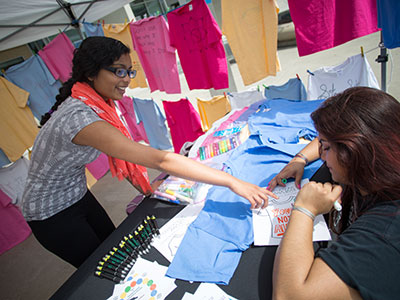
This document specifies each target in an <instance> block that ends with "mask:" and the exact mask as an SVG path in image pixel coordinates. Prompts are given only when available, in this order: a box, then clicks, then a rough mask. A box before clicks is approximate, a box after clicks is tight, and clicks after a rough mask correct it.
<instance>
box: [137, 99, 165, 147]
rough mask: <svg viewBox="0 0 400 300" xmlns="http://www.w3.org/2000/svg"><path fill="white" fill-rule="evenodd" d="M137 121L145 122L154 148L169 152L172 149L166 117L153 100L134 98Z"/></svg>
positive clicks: (145, 128)
mask: <svg viewBox="0 0 400 300" xmlns="http://www.w3.org/2000/svg"><path fill="white" fill-rule="evenodd" d="M133 106H134V109H135V114H136V121H137V122H138V123H140V122H143V127H144V130H145V131H146V135H147V138H148V139H149V143H150V146H152V147H153V148H157V149H161V150H167V149H170V148H172V144H171V142H170V138H169V133H168V129H167V126H166V125H165V121H166V119H165V117H164V115H163V113H162V112H161V110H160V108H159V107H158V105H157V103H155V102H154V101H153V100H152V99H138V98H133Z"/></svg>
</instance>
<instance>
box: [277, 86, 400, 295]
mask: <svg viewBox="0 0 400 300" xmlns="http://www.w3.org/2000/svg"><path fill="white" fill-rule="evenodd" d="M311 117H312V119H313V121H314V125H315V128H316V129H317V131H318V134H319V136H318V138H317V139H315V140H314V141H313V142H311V143H310V144H309V145H307V146H306V148H304V149H303V150H302V151H301V152H300V153H301V154H300V155H298V156H297V157H295V158H294V159H293V160H292V161H291V162H290V163H289V164H288V165H287V166H286V167H285V168H284V169H282V171H281V172H280V173H279V174H278V175H277V176H276V177H275V178H274V179H273V180H272V182H271V184H270V188H271V189H272V190H273V188H274V187H275V186H276V185H278V184H279V185H283V183H282V179H283V178H290V177H294V178H295V179H296V182H297V183H299V182H300V179H301V177H302V175H303V170H304V166H305V165H306V164H307V163H308V161H312V160H315V159H317V158H321V159H322V160H324V161H325V164H326V167H327V168H328V169H329V171H330V173H331V176H332V180H333V182H334V184H332V183H316V182H310V183H308V184H306V185H305V186H304V187H302V188H301V190H300V192H299V193H298V195H297V198H296V201H295V204H294V207H293V210H292V215H291V217H290V221H289V224H288V227H287V229H286V232H285V236H284V237H283V240H282V242H281V244H280V246H279V248H278V252H277V254H276V256H275V265H274V281H273V283H274V284H273V286H274V299H397V298H398V297H399V295H400V285H399V283H398V278H399V276H400V132H399V129H400V103H399V102H398V101H397V100H396V99H395V98H393V97H392V96H390V95H389V94H387V93H384V92H382V91H380V90H377V89H372V88H367V87H354V88H349V89H347V90H346V91H344V92H342V93H340V94H338V95H335V96H333V97H331V98H329V99H327V100H326V101H325V102H324V103H322V105H321V106H320V107H319V108H318V109H317V110H316V111H314V112H313V113H312V115H311ZM337 200H338V201H340V202H341V205H342V210H341V211H340V212H338V211H336V210H332V208H333V206H334V203H335V201H337ZM329 212H330V218H331V220H330V223H331V224H330V227H331V229H332V230H333V231H334V232H335V233H337V234H338V237H337V239H336V240H335V241H333V242H332V243H331V244H330V245H329V246H328V247H327V248H324V249H320V250H319V251H318V252H317V253H316V254H315V253H314V249H313V243H312V234H313V220H314V218H315V216H316V215H318V214H326V213H329Z"/></svg>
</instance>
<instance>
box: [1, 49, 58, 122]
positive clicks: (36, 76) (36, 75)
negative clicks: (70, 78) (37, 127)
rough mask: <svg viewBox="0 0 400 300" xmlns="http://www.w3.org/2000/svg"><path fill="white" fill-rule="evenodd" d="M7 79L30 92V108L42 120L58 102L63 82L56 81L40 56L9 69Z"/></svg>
mask: <svg viewBox="0 0 400 300" xmlns="http://www.w3.org/2000/svg"><path fill="white" fill-rule="evenodd" d="M5 75H6V76H5V77H6V78H7V79H8V80H9V81H11V82H12V83H14V84H15V85H17V86H18V87H20V88H22V89H23V90H25V91H28V92H29V98H28V106H29V108H30V109H31V110H32V113H33V115H34V116H35V117H36V118H37V119H38V120H40V119H41V118H42V115H44V114H45V113H47V112H48V111H49V110H50V108H51V107H52V106H53V105H54V103H55V102H56V95H57V94H58V92H59V89H60V87H61V82H59V81H58V80H55V79H54V77H53V75H51V73H50V71H49V69H48V68H47V66H46V65H45V63H44V62H43V60H42V59H41V58H40V56H38V55H34V56H32V57H30V58H28V59H27V60H26V61H24V62H22V63H20V64H18V65H15V66H12V67H10V68H8V69H7V71H6V74H5Z"/></svg>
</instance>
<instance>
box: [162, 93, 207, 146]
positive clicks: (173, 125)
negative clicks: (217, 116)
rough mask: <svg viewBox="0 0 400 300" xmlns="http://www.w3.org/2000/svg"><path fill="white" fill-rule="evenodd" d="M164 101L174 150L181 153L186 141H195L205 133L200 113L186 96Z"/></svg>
mask: <svg viewBox="0 0 400 300" xmlns="http://www.w3.org/2000/svg"><path fill="white" fill-rule="evenodd" d="M162 103H163V106H164V110H165V116H166V118H167V123H168V127H169V129H170V132H171V138H172V144H173V145H174V150H175V152H176V153H179V151H180V150H181V148H182V146H183V144H184V143H186V142H193V141H194V140H196V139H197V138H198V137H199V136H200V135H202V134H203V130H202V129H201V120H200V116H199V113H198V112H197V111H196V110H195V109H194V107H193V105H192V104H191V103H190V102H189V100H188V99H185V98H183V99H181V100H179V101H163V102H162Z"/></svg>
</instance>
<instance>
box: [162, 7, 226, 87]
mask: <svg viewBox="0 0 400 300" xmlns="http://www.w3.org/2000/svg"><path fill="white" fill-rule="evenodd" d="M167 18H168V24H169V35H170V39H171V45H172V46H173V47H175V48H176V49H177V50H178V55H179V59H180V62H181V66H182V69H183V72H184V73H185V76H186V81H187V83H188V85H189V88H190V89H191V90H193V89H209V88H214V89H224V88H228V87H229V80H228V66H227V61H226V56H225V51H224V46H223V43H222V38H221V37H222V34H221V30H220V29H219V27H218V24H217V22H216V21H215V19H214V17H213V16H212V14H211V12H210V10H209V8H208V6H207V4H206V3H205V2H204V0H192V1H190V2H189V3H187V4H185V5H183V6H181V7H180V8H177V9H175V10H173V11H171V12H169V13H168V14H167Z"/></svg>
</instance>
